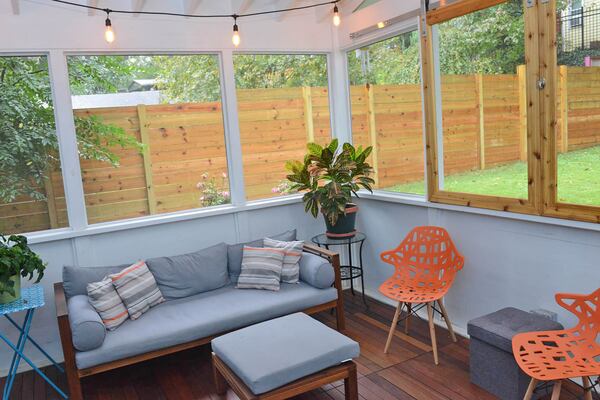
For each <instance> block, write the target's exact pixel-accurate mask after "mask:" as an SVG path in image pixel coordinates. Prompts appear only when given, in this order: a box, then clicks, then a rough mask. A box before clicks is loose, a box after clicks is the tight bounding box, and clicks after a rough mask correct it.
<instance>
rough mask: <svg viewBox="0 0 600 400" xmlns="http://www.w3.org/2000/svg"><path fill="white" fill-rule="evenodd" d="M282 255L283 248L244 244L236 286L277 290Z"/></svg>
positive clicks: (279, 282)
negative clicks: (240, 269) (240, 270)
mask: <svg viewBox="0 0 600 400" xmlns="http://www.w3.org/2000/svg"><path fill="white" fill-rule="evenodd" d="M284 257H285V251H284V250H283V249H273V248H266V247H250V246H244V256H243V258H242V272H241V273H240V276H238V281H237V286H236V287H237V288H238V289H264V290H273V291H278V290H279V286H280V284H281V269H282V267H283V258H284Z"/></svg>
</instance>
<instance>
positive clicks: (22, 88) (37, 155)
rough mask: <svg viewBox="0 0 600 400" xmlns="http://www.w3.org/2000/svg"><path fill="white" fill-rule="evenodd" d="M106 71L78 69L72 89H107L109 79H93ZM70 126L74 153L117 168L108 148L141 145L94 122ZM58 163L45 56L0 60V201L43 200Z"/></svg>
mask: <svg viewBox="0 0 600 400" xmlns="http://www.w3.org/2000/svg"><path fill="white" fill-rule="evenodd" d="M106 68H109V67H107V66H105V65H101V64H98V63H96V64H92V63H88V64H87V65H82V66H81V69H80V70H78V71H81V74H77V75H76V78H75V79H74V80H73V79H72V81H73V82H74V83H75V84H76V86H78V85H82V86H83V85H90V86H93V85H101V84H106V85H108V84H110V80H108V79H105V78H104V80H102V78H99V77H100V76H102V74H103V73H106V72H105V71H106ZM84 71H85V72H84ZM84 81H85V82H84ZM103 82H104V83H103ZM75 124H76V128H77V137H78V142H79V155H80V157H82V158H84V159H93V160H100V161H107V162H110V163H111V164H113V165H118V162H119V159H118V157H117V155H116V154H115V153H114V152H113V151H112V150H111V149H112V148H113V146H121V147H130V146H133V147H140V146H141V145H140V144H139V143H138V142H137V141H136V140H135V138H132V137H131V136H129V135H127V134H126V133H125V132H124V131H123V130H122V129H120V128H116V127H114V126H110V125H105V124H103V123H102V121H101V120H100V119H99V118H75ZM140 148H141V147H140ZM59 165H60V162H59V157H58V139H57V133H56V127H55V123H54V109H53V107H52V93H51V90H50V82H49V74H48V64H47V60H46V58H45V57H42V56H39V57H0V201H2V202H7V203H8V202H12V201H14V200H16V199H17V198H19V197H21V196H26V197H30V198H34V199H38V200H44V199H45V191H44V189H43V188H44V181H45V180H46V179H48V177H49V173H50V172H51V171H53V170H56V169H58V168H59Z"/></svg>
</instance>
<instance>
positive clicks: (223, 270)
mask: <svg viewBox="0 0 600 400" xmlns="http://www.w3.org/2000/svg"><path fill="white" fill-rule="evenodd" d="M146 264H147V265H148V268H149V269H150V272H152V275H154V278H155V279H156V283H157V284H158V287H159V288H160V291H161V292H162V294H163V296H164V297H165V298H166V299H168V300H171V299H179V298H182V297H188V296H193V295H195V294H198V293H202V292H207V291H209V290H214V289H218V288H220V287H223V286H225V285H227V284H228V283H229V271H228V270H227V244H225V243H219V244H217V245H215V246H211V247H207V248H205V249H203V250H200V251H197V252H195V253H189V254H182V255H179V256H173V257H158V258H151V259H149V260H146Z"/></svg>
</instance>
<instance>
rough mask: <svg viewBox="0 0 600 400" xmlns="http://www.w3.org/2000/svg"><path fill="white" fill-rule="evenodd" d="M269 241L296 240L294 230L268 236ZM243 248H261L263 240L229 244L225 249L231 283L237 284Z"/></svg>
mask: <svg viewBox="0 0 600 400" xmlns="http://www.w3.org/2000/svg"><path fill="white" fill-rule="evenodd" d="M269 237H270V238H271V239H275V240H282V241H284V242H291V241H293V240H296V230H295V229H293V230H291V231H287V232H283V233H280V234H279V235H269ZM244 246H251V247H263V239H258V240H253V241H251V242H246V243H238V244H230V245H229V246H228V248H227V267H228V269H229V277H230V279H231V281H232V282H233V283H237V280H238V276H239V275H240V271H241V270H242V253H243V252H244Z"/></svg>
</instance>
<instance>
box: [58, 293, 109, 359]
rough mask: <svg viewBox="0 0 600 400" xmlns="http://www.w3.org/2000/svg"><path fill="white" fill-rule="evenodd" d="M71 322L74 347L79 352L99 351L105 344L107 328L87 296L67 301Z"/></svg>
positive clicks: (78, 296) (74, 297) (75, 297)
mask: <svg viewBox="0 0 600 400" xmlns="http://www.w3.org/2000/svg"><path fill="white" fill-rule="evenodd" d="M67 307H68V308H69V322H70V324H71V334H72V336H73V347H75V349H77V350H79V351H89V350H94V349H97V348H98V347H100V346H102V343H104V337H105V336H106V328H105V327H104V323H102V319H101V318H100V315H98V313H97V312H96V310H95V309H94V307H92V305H91V304H90V302H89V301H88V297H87V296H86V295H77V296H73V297H71V298H70V299H69V300H67Z"/></svg>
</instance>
